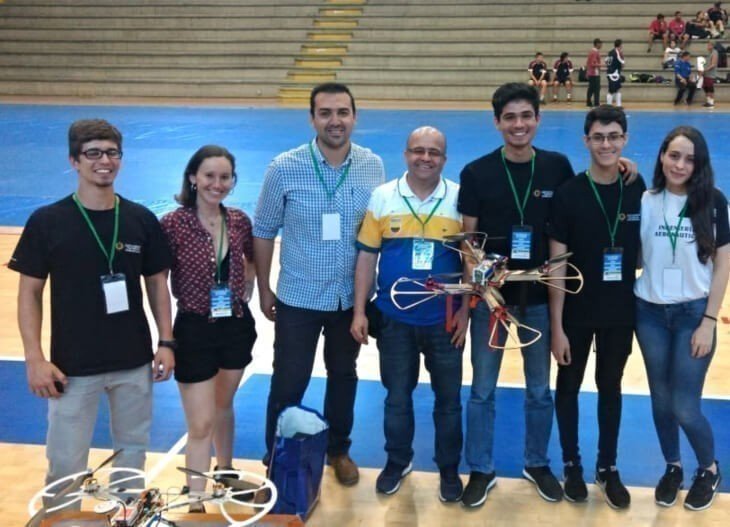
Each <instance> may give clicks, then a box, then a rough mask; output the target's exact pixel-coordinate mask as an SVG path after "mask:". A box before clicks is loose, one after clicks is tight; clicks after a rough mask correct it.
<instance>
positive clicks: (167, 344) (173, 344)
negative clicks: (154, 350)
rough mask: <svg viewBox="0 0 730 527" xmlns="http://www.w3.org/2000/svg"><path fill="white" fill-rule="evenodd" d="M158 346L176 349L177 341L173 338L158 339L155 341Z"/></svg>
mask: <svg viewBox="0 0 730 527" xmlns="http://www.w3.org/2000/svg"><path fill="white" fill-rule="evenodd" d="M157 347H158V348H170V349H171V350H172V351H175V350H176V349H177V342H176V341H174V340H160V341H158V342H157Z"/></svg>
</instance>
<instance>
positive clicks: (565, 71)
mask: <svg viewBox="0 0 730 527" xmlns="http://www.w3.org/2000/svg"><path fill="white" fill-rule="evenodd" d="M572 73H573V63H572V62H571V61H570V59H569V58H568V52H567V51H563V52H562V53H561V54H560V58H559V59H558V60H556V61H555V63H554V64H553V74H554V75H555V78H554V80H553V101H555V102H557V101H558V93H559V92H560V86H561V85H563V86H565V100H566V101H568V102H570V101H571V99H572V98H573V79H572V78H571V74H572Z"/></svg>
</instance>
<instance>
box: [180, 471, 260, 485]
mask: <svg viewBox="0 0 730 527" xmlns="http://www.w3.org/2000/svg"><path fill="white" fill-rule="evenodd" d="M177 469H178V470H179V471H180V472H184V473H185V474H189V475H191V476H197V477H199V478H205V479H210V480H212V481H215V482H217V483H221V484H223V485H224V486H226V487H230V488H232V489H233V490H256V489H258V485H255V484H253V483H250V482H248V481H245V480H241V479H238V478H232V477H230V476H220V475H216V476H211V475H209V474H206V473H205V472H199V471H197V470H193V469H192V468H187V467H177ZM220 472H223V471H220ZM231 473H234V471H231Z"/></svg>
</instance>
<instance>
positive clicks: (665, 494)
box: [654, 465, 684, 507]
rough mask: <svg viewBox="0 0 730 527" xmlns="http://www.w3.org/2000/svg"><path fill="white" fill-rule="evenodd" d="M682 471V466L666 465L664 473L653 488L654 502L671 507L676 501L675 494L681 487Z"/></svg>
mask: <svg viewBox="0 0 730 527" xmlns="http://www.w3.org/2000/svg"><path fill="white" fill-rule="evenodd" d="M683 480H684V472H683V471H682V467H679V466H677V465H667V469H666V470H665V471H664V475H663V476H662V477H661V479H660V480H659V483H658V484H657V486H656V489H654V502H655V503H656V504H657V505H661V506H662V507H671V506H672V505H674V504H675V503H677V494H678V493H679V489H681V488H682V481H683Z"/></svg>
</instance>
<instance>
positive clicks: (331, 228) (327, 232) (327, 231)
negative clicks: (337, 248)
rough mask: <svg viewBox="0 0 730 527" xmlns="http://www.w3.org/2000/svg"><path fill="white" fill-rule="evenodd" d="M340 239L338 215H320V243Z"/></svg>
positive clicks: (336, 213)
mask: <svg viewBox="0 0 730 527" xmlns="http://www.w3.org/2000/svg"><path fill="white" fill-rule="evenodd" d="M339 239H340V214H339V213H338V212H334V213H331V214H322V241H331V240H339Z"/></svg>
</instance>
